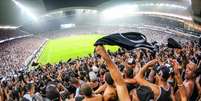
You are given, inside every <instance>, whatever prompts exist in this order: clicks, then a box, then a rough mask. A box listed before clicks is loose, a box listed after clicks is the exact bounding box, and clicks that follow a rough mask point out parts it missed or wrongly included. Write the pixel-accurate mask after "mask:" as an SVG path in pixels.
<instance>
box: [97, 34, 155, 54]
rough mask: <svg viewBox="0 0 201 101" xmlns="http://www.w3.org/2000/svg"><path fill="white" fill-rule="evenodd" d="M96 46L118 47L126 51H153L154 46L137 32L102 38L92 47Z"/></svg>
mask: <svg viewBox="0 0 201 101" xmlns="http://www.w3.org/2000/svg"><path fill="white" fill-rule="evenodd" d="M97 45H118V46H120V47H122V48H126V49H128V50H131V49H135V48H147V49H149V50H151V51H153V50H154V46H153V45H151V44H150V43H148V42H147V39H146V36H145V35H143V34H141V33H138V32H127V33H115V34H111V35H108V36H104V37H102V38H100V39H98V40H97V41H96V42H95V44H94V46H97Z"/></svg>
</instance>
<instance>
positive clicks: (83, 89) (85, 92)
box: [80, 84, 92, 97]
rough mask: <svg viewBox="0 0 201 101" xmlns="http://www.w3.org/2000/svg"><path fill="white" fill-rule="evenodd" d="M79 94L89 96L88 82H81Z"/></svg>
mask: <svg viewBox="0 0 201 101" xmlns="http://www.w3.org/2000/svg"><path fill="white" fill-rule="evenodd" d="M80 94H83V95H85V96H87V97H90V96H91V95H92V89H91V87H90V86H89V85H88V84H83V85H82V86H81V88H80Z"/></svg>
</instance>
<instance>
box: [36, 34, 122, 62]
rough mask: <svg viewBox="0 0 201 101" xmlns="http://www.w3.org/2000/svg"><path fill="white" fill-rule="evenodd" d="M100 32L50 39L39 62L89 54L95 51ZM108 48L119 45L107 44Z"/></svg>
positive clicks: (113, 48)
mask: <svg viewBox="0 0 201 101" xmlns="http://www.w3.org/2000/svg"><path fill="white" fill-rule="evenodd" d="M101 37H103V35H100V34H87V35H72V36H69V37H63V38H58V39H54V40H48V42H47V44H46V45H45V46H44V49H43V51H42V52H41V54H40V56H39V59H38V62H39V63H40V64H46V63H58V62H59V61H67V60H68V59H69V58H72V59H75V58H76V57H77V56H79V57H84V56H88V54H89V53H93V51H94V46H93V44H94V43H95V41H96V40H97V39H99V38H101ZM106 49H110V50H111V51H116V50H117V49H118V47H117V46H106Z"/></svg>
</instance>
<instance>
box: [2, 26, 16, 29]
mask: <svg viewBox="0 0 201 101" xmlns="http://www.w3.org/2000/svg"><path fill="white" fill-rule="evenodd" d="M17 28H18V27H17V26H0V29H17Z"/></svg>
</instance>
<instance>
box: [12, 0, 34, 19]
mask: <svg viewBox="0 0 201 101" xmlns="http://www.w3.org/2000/svg"><path fill="white" fill-rule="evenodd" d="M12 1H13V2H14V3H15V4H16V5H17V6H18V7H19V8H20V9H21V10H22V11H24V12H26V14H27V15H28V16H30V17H31V18H32V19H33V20H34V21H38V19H37V17H36V16H35V15H34V14H33V13H32V12H31V11H30V10H29V9H28V8H27V7H25V6H24V5H22V4H21V3H20V2H18V1H16V0H12Z"/></svg>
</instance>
